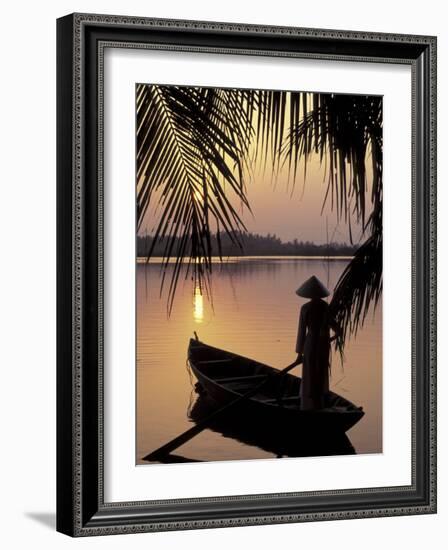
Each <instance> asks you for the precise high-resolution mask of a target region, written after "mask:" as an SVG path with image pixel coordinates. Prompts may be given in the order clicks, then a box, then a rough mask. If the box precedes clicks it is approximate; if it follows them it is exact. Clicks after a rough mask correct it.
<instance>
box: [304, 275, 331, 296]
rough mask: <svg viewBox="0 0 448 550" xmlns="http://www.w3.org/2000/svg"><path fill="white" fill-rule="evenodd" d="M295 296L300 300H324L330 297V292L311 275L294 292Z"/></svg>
mask: <svg viewBox="0 0 448 550" xmlns="http://www.w3.org/2000/svg"><path fill="white" fill-rule="evenodd" d="M296 294H297V295H298V296H302V298H325V297H326V296H329V295H330V292H329V290H328V289H327V288H326V287H325V286H324V285H323V284H322V283H321V282H320V281H319V279H318V278H317V277H315V276H314V275H312V276H311V277H310V278H309V279H307V280H306V281H305V282H304V283H303V285H302V286H300V287H299V288H298V289H297V290H296Z"/></svg>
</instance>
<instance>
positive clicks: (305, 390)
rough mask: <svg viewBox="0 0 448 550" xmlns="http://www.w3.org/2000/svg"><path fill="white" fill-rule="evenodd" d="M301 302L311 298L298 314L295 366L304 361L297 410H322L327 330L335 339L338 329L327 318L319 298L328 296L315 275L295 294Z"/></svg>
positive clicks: (327, 364)
mask: <svg viewBox="0 0 448 550" xmlns="http://www.w3.org/2000/svg"><path fill="white" fill-rule="evenodd" d="M296 294H297V295H298V296H301V297H302V298H310V301H309V302H306V303H305V304H303V306H302V308H301V310H300V317H299V329H298V333H297V343H296V352H297V360H296V361H297V364H299V363H300V362H301V361H302V360H303V370H302V384H301V387H300V408H301V409H302V410H315V409H322V408H324V407H325V396H326V394H327V393H328V392H329V370H330V342H331V338H330V329H333V331H334V332H335V333H336V334H337V335H338V334H340V329H339V327H338V326H337V324H336V323H335V321H334V320H333V319H332V317H331V315H330V308H329V305H328V304H327V302H325V301H324V300H323V299H322V298H326V297H327V296H329V295H330V292H329V291H328V290H327V288H325V286H324V285H323V284H322V283H321V281H319V279H318V278H317V277H315V276H314V275H313V276H312V277H310V278H309V279H307V280H306V281H305V282H304V283H303V285H302V286H301V287H300V288H298V289H297V290H296Z"/></svg>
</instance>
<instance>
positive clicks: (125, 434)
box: [104, 48, 411, 502]
mask: <svg viewBox="0 0 448 550" xmlns="http://www.w3.org/2000/svg"><path fill="white" fill-rule="evenodd" d="M104 74H105V83H104V101H105V111H104V128H105V132H104V159H105V166H104V168H105V173H104V197H105V204H104V219H105V227H104V242H105V251H104V283H105V285H104V288H105V300H104V328H105V331H104V353H105V356H104V404H105V407H104V428H105V429H104V438H105V445H104V490H105V500H106V502H112V501H138V500H158V499H169V498H193V497H207V496H208V497H212V496H224V495H226V496H227V495H238V494H261V493H279V492H299V491H315V490H332V489H345V488H355V487H356V488H361V487H381V486H393V485H395V486H396V485H409V484H410V482H411V464H410V449H411V422H410V421H411V399H410V397H411V373H410V365H411V165H410V159H411V116H410V115H411V69H410V67H409V66H408V65H393V64H379V63H378V64H377V63H375V64H374V63H353V62H340V61H321V60H318V61H316V60H308V59H291V58H279V57H276V58H272V57H256V56H245V55H244V56H243V55H227V54H226V55H221V54H197V53H186V52H166V51H155V50H135V49H117V48H106V49H105V56H104ZM137 82H148V83H163V84H181V85H192V86H211V87H219V86H221V87H243V88H255V89H257V88H261V89H273V88H274V89H283V90H299V91H321V92H334V93H364V94H379V95H383V96H384V120H383V131H384V167H383V179H384V189H383V192H384V201H383V202H384V222H383V223H384V225H383V231H384V292H383V453H381V454H366V455H354V456H337V457H319V458H314V457H313V458H284V459H281V460H278V459H262V460H260V459H259V460H244V461H226V462H208V463H190V464H169V465H165V464H162V465H157V464H150V465H142V466H135V433H136V430H135V84H136V83H137ZM273 83H275V85H273ZM391 327H393V338H392V333H391ZM396 342H399V343H400V345H399V346H397V345H396ZM292 351H293V350H292ZM154 421H156V419H154ZM175 435H177V434H166V437H167V440H169V439H170V438H171V437H174V436H175ZM150 450H151V449H148V452H149V451H150ZM298 472H300V475H298ZM335 472H337V475H336V476H335ZM198 480H200V481H201V482H200V483H198Z"/></svg>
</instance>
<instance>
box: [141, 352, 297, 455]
mask: <svg viewBox="0 0 448 550" xmlns="http://www.w3.org/2000/svg"><path fill="white" fill-rule="evenodd" d="M299 364H300V363H296V362H294V363H292V364H291V365H288V366H287V367H286V368H284V369H283V370H281V371H279V372H276V373H274V374H267V375H266V379H265V380H263V381H262V382H260V383H259V384H257V385H256V386H254V387H253V388H252V389H251V390H249V391H248V392H246V393H245V394H244V395H241V396H240V397H237V398H236V399H234V400H233V401H231V402H230V403H227V404H226V405H224V406H223V407H221V408H219V409H217V410H216V411H215V412H213V413H212V414H211V415H210V416H208V417H207V418H205V419H204V420H202V421H201V422H198V424H196V425H195V426H193V427H192V428H190V429H189V430H187V431H185V432H183V433H181V434H180V435H178V436H177V437H175V438H174V439H172V440H171V441H169V442H168V443H165V445H162V446H161V447H159V448H158V449H156V450H155V451H152V452H151V453H149V454H147V455H146V456H144V457H143V459H142V460H146V461H150V462H152V461H159V460H160V459H161V458H163V457H164V456H166V455H167V454H168V453H172V452H173V451H174V450H175V449H177V448H178V447H180V446H181V445H183V444H184V443H186V442H187V441H189V440H190V439H192V438H193V437H194V436H195V435H198V434H199V433H201V432H202V431H203V430H205V429H206V428H207V427H208V426H209V424H210V422H212V421H213V420H215V419H216V418H218V417H220V416H222V415H223V414H224V413H226V412H228V411H229V410H230V409H231V408H232V407H234V406H235V405H238V404H239V403H241V402H242V401H244V400H245V399H248V398H249V397H252V396H253V395H255V394H256V393H257V392H258V391H259V390H260V389H261V388H262V387H263V386H264V385H265V384H266V382H267V381H268V380H271V379H272V377H274V376H279V375H281V374H286V373H287V372H289V371H290V370H291V369H293V368H294V367H296V366H297V365H299Z"/></svg>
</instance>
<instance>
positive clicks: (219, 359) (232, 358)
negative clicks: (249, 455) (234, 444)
mask: <svg viewBox="0 0 448 550" xmlns="http://www.w3.org/2000/svg"><path fill="white" fill-rule="evenodd" d="M188 359H189V364H190V367H191V370H192V372H193V374H194V375H195V377H196V378H197V380H198V382H199V384H200V387H201V388H202V391H204V392H205V393H206V394H207V397H208V398H209V399H211V400H212V401H213V402H215V403H216V405H217V406H222V405H224V404H226V403H230V402H231V401H233V400H235V399H237V398H238V397H240V396H242V395H244V394H245V393H247V392H249V391H251V390H253V389H254V388H255V386H257V385H259V384H260V383H262V382H263V381H265V383H264V384H263V385H262V387H260V389H259V391H257V392H256V393H255V394H254V395H252V396H251V397H250V398H247V399H245V400H243V401H241V403H240V404H238V405H236V406H235V409H236V410H235V411H232V415H233V417H234V418H235V416H236V421H238V420H237V418H238V416H240V417H241V415H244V417H247V416H250V417H251V418H257V419H258V421H259V423H260V425H262V426H264V427H265V428H266V429H268V430H269V429H273V430H275V427H276V426H277V427H278V426H279V423H280V424H281V425H282V428H283V429H285V427H289V428H290V429H292V430H293V431H294V432H295V434H297V435H299V434H300V435H302V434H303V433H304V432H310V433H312V434H314V435H315V434H316V431H317V430H318V432H319V433H320V434H322V433H326V434H332V433H339V434H340V433H345V432H346V431H347V430H349V429H350V428H351V427H352V426H354V425H355V424H356V423H357V422H358V421H359V420H361V418H362V417H363V416H364V411H363V410H362V407H357V406H356V405H354V404H353V403H351V402H350V401H348V400H347V399H345V398H344V397H342V396H340V395H338V394H337V393H334V392H329V394H328V395H327V399H326V403H325V408H323V409H319V410H314V411H302V410H300V401H299V395H300V384H301V379H300V378H299V377H297V376H294V375H292V374H289V373H287V374H285V375H282V376H272V375H275V374H278V373H279V372H280V371H279V370H277V369H275V368H273V367H270V366H268V365H264V364H263V363H259V362H258V361H254V360H252V359H249V358H247V357H243V356H241V355H237V354H235V353H231V352H229V351H225V350H222V349H219V348H214V347H212V346H209V345H207V344H205V343H203V342H201V341H199V340H193V339H191V340H190V344H189V348H188ZM269 375H271V376H269Z"/></svg>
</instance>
